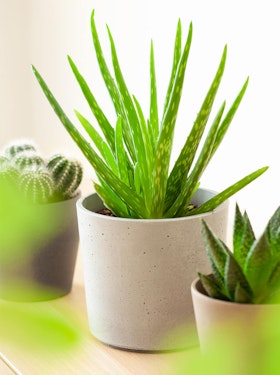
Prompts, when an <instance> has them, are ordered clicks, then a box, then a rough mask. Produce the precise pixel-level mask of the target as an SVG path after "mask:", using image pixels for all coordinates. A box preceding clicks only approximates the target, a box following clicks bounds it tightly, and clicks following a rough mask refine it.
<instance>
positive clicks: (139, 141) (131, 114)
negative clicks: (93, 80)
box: [107, 28, 150, 200]
mask: <svg viewBox="0 0 280 375" xmlns="http://www.w3.org/2000/svg"><path fill="white" fill-rule="evenodd" d="M107 30H108V35H109V38H110V43H111V52H112V61H113V67H114V72H115V76H116V80H117V84H118V88H119V91H120V93H121V96H122V101H123V103H124V108H125V110H126V114H127V118H128V121H129V124H130V129H131V135H132V140H133V144H134V149H135V155H136V159H137V161H138V162H139V171H140V175H141V181H142V190H143V194H144V197H145V200H147V199H146V195H147V189H149V185H150V181H149V174H148V166H147V156H146V148H145V143H144V140H143V133H142V131H141V125H140V122H139V118H138V115H137V111H136V109H135V106H134V103H133V100H132V98H131V96H130V93H129V91H128V88H127V85H126V83H125V80H124V77H123V74H122V72H121V68H120V64H119V61H118V57H117V52H116V48H115V43H114V40H113V37H112V35H111V32H110V30H109V28H107Z"/></svg>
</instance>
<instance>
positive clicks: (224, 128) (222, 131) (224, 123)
mask: <svg viewBox="0 0 280 375" xmlns="http://www.w3.org/2000/svg"><path fill="white" fill-rule="evenodd" d="M248 83H249V78H247V79H246V81H245V83H244V85H243V86H242V88H241V90H240V92H239V93H238V95H237V97H236V99H235V100H234V102H233V104H232V106H231V107H230V109H229V111H228V113H227V114H226V116H225V118H224V120H223V121H222V123H221V126H220V127H219V131H218V134H217V137H216V140H215V144H214V147H213V149H212V153H211V156H210V158H209V161H210V160H211V158H212V156H213V155H214V154H215V152H216V150H217V148H218V147H219V145H220V144H221V142H222V140H223V138H224V136H225V134H226V132H227V130H228V128H229V126H230V124H231V121H232V119H233V117H234V115H235V113H236V111H237V109H238V107H239V104H240V103H241V101H242V99H243V96H244V94H245V92H246V89H247V86H248Z"/></svg>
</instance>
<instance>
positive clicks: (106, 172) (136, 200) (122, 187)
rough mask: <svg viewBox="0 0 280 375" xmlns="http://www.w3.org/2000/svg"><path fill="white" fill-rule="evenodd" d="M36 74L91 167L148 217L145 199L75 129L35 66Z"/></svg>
mask: <svg viewBox="0 0 280 375" xmlns="http://www.w3.org/2000/svg"><path fill="white" fill-rule="evenodd" d="M33 71H34V74H35V76H36V78H37V80H38V83H39V84H40V86H41V88H42V90H43V92H44V94H45V95H46V97H47V99H48V101H49V103H50V104H51V106H52V107H53V109H54V111H55V113H56V114H57V116H58V118H59V119H60V121H61V122H62V124H63V125H64V127H65V128H66V130H67V131H68V133H69V134H70V136H71V137H72V138H73V140H74V141H75V142H76V144H77V145H78V147H79V148H80V149H81V151H82V152H83V153H84V155H85V157H86V158H87V159H88V160H89V161H90V163H91V165H92V166H93V168H94V170H95V171H96V172H97V174H99V175H100V176H101V178H102V179H103V180H104V181H106V183H107V184H108V185H109V186H111V188H112V189H113V190H114V192H115V193H116V194H117V195H119V197H120V198H121V200H122V201H124V202H126V204H127V205H128V206H129V207H130V209H131V210H132V211H134V212H136V213H137V215H139V217H141V218H143V217H145V216H146V211H145V205H144V202H143V199H142V198H141V197H139V196H138V195H137V194H136V193H135V192H134V191H133V190H132V189H130V188H129V187H128V186H126V184H124V183H123V182H122V181H121V180H120V179H119V178H118V177H117V176H116V175H115V174H114V173H113V172H112V171H111V170H110V169H109V168H108V167H107V165H106V164H105V163H104V162H103V160H102V159H101V158H100V157H99V156H98V154H97V153H96V152H95V151H94V149H93V148H92V147H91V146H90V145H89V143H88V142H87V141H86V139H85V138H84V137H83V136H82V135H81V134H80V132H79V131H78V130H77V129H76V128H75V126H74V125H73V124H72V122H71V121H70V120H69V118H68V117H67V116H66V114H65V113H64V111H63V109H62V108H61V106H60V105H59V103H58V102H57V100H56V99H55V98H54V96H53V94H52V93H51V91H50V89H49V88H48V86H47V84H46V83H45V81H44V80H43V78H42V77H41V75H40V74H39V72H38V71H37V70H36V68H35V67H34V66H33Z"/></svg>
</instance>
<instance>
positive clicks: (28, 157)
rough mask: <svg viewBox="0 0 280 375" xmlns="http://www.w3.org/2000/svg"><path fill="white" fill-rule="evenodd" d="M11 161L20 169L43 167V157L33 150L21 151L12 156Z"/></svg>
mask: <svg viewBox="0 0 280 375" xmlns="http://www.w3.org/2000/svg"><path fill="white" fill-rule="evenodd" d="M13 162H14V163H15V165H16V166H17V167H18V168H19V169H20V170H24V169H25V168H35V169H37V168H38V167H43V166H44V165H45V163H44V160H43V158H42V157H41V156H40V155H38V154H37V153H35V152H33V151H30V150H29V151H22V152H20V153H18V154H17V155H15V156H14V158H13Z"/></svg>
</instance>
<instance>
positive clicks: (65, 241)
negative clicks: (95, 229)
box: [0, 141, 82, 301]
mask: <svg viewBox="0 0 280 375" xmlns="http://www.w3.org/2000/svg"><path fill="white" fill-rule="evenodd" d="M81 179H82V167H81V165H80V163H79V162H78V161H76V160H73V159H68V158H66V157H65V156H63V155H54V156H53V157H51V158H50V159H45V158H43V157H42V156H41V155H40V154H39V152H38V151H37V149H36V147H35V145H34V144H33V143H32V142H30V141H28V142H22V141H15V142H13V143H11V144H10V145H8V146H7V147H5V148H4V150H3V154H2V155H1V156H0V190H1V210H0V248H1V253H0V260H1V261H0V297H1V298H5V299H10V300H23V301H35V300H43V299H50V298H56V297H59V296H61V295H64V294H67V293H69V292H70V290H71V287H72V280H73V274H74V267H75V261H76V255H77V249H78V226H77V219H76V209H75V204H76V201H77V199H78V198H79V197H80V195H81V194H80V192H77V189H78V187H79V185H80V182H81Z"/></svg>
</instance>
